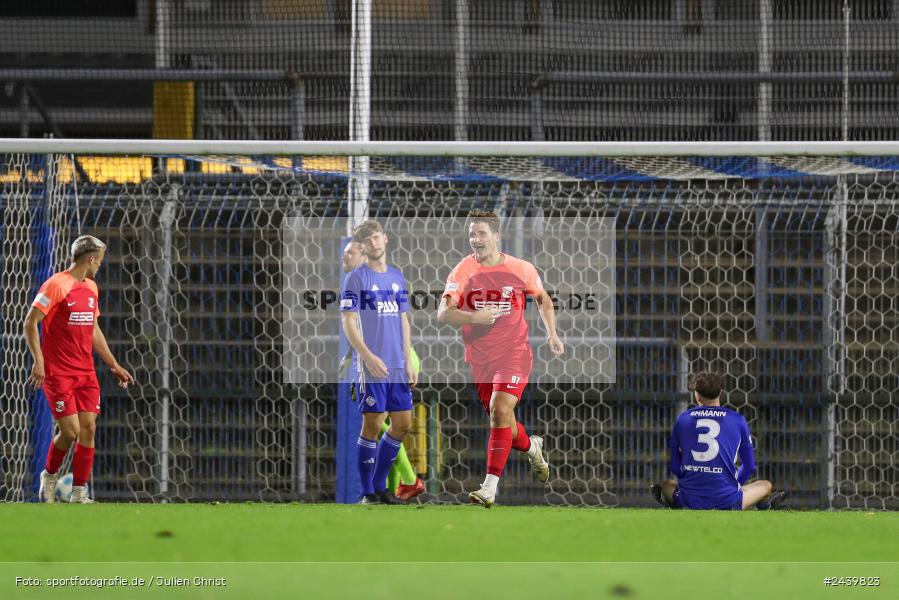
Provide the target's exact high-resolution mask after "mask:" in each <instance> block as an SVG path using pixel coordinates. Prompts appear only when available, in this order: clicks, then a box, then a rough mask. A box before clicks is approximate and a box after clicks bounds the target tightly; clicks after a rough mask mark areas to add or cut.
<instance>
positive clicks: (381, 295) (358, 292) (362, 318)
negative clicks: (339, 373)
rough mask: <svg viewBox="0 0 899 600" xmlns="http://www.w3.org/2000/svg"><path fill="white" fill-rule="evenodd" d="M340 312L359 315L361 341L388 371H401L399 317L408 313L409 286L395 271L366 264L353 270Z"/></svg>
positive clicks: (403, 364)
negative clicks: (376, 268)
mask: <svg viewBox="0 0 899 600" xmlns="http://www.w3.org/2000/svg"><path fill="white" fill-rule="evenodd" d="M340 310H341V312H347V311H350V312H355V313H358V314H359V325H360V330H361V331H362V340H363V341H364V342H365V345H366V346H368V349H369V350H371V351H372V353H373V354H374V355H375V356H377V357H378V358H380V359H381V360H382V361H384V365H385V366H386V367H387V368H388V369H404V368H405V366H406V357H405V353H404V349H403V320H402V317H401V316H400V315H402V314H403V313H405V312H409V286H408V284H407V283H406V278H405V277H403V274H402V273H401V272H400V270H399V269H397V268H395V267H391V266H388V267H387V271H386V272H384V273H378V272H377V271H373V270H371V269H370V268H369V267H368V265H362V266H361V267H358V268H356V269H354V270H353V271H352V272H351V273H350V274H349V275H347V278H346V281H345V282H344V285H343V290H342V291H341V294H340ZM357 361H358V356H357Z"/></svg>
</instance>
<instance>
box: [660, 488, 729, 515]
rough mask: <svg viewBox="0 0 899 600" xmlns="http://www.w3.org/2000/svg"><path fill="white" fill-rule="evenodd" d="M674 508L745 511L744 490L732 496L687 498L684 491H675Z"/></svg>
mask: <svg viewBox="0 0 899 600" xmlns="http://www.w3.org/2000/svg"><path fill="white" fill-rule="evenodd" d="M674 506H675V507H677V508H685V509H688V510H743V490H737V491H736V492H735V493H734V494H731V495H730V496H723V497H712V498H710V497H707V496H697V497H695V498H687V495H686V494H685V493H684V492H683V490H680V489H676V490H674Z"/></svg>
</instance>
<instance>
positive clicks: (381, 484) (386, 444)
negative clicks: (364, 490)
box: [359, 433, 403, 492]
mask: <svg viewBox="0 0 899 600" xmlns="http://www.w3.org/2000/svg"><path fill="white" fill-rule="evenodd" d="M359 439H360V440H361V439H362V438H359ZM366 441H368V440H366ZM360 443H361V441H360ZM402 445H403V443H402V442H401V441H399V440H395V439H393V438H392V437H390V434H389V433H385V434H384V435H382V436H381V441H380V443H378V461H377V462H376V463H375V474H374V476H373V477H372V480H371V481H372V487H374V490H375V491H376V492H383V491H384V490H386V489H387V474H388V473H389V472H390V467H392V466H393V461H394V460H396V455H397V454H399V451H400V447H401V446H402Z"/></svg>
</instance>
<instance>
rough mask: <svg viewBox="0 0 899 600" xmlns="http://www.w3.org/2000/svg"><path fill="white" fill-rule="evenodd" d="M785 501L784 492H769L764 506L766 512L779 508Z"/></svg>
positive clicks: (785, 495)
mask: <svg viewBox="0 0 899 600" xmlns="http://www.w3.org/2000/svg"><path fill="white" fill-rule="evenodd" d="M786 499H787V493H786V492H785V491H784V490H774V491H773V492H771V495H770V496H769V497H768V502H766V503H765V504H767V505H768V508H767V510H772V509H775V508H777V507H778V506H780V505H781V504H783V503H784V501H785V500H786Z"/></svg>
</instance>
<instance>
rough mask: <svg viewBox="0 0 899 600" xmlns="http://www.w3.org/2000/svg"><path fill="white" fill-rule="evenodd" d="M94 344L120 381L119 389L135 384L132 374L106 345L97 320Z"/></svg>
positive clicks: (95, 349)
mask: <svg viewBox="0 0 899 600" xmlns="http://www.w3.org/2000/svg"><path fill="white" fill-rule="evenodd" d="M93 342H94V351H95V352H96V353H97V355H99V356H100V360H102V361H103V362H104V363H105V364H106V366H107V367H109V370H110V371H112V374H113V375H115V378H116V379H118V380H119V387H120V388H122V389H127V388H128V386H129V385H130V384H132V383H134V377H132V376H131V373H129V372H128V371H127V370H125V369H124V368H123V367H122V365H120V364H119V363H118V361H116V359H115V357H114V356H113V355H112V351H111V350H110V349H109V344H108V343H106V336H105V335H103V330H102V329H100V323H99V322H98V321H97V320H96V319H94V333H93Z"/></svg>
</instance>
